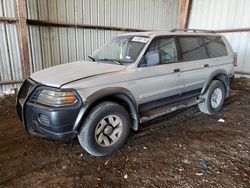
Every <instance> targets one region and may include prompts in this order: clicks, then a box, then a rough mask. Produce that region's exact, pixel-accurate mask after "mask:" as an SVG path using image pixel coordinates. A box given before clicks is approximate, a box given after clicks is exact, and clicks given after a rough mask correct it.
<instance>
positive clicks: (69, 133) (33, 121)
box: [16, 79, 83, 139]
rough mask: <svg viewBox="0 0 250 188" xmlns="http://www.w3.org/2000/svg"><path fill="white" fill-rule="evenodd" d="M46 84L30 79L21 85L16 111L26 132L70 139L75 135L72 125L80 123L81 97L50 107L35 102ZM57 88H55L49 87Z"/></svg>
mask: <svg viewBox="0 0 250 188" xmlns="http://www.w3.org/2000/svg"><path fill="white" fill-rule="evenodd" d="M43 88H48V87H46V86H43V85H40V84H37V83H36V82H34V81H33V80H31V79H28V80H26V81H25V82H24V83H23V85H22V86H21V88H20V90H19V93H18V97H17V105H16V106H17V112H18V116H19V118H20V119H21V121H22V122H23V125H24V127H25V129H26V130H27V132H28V133H29V134H32V135H38V136H43V137H49V138H53V139H72V138H74V137H76V133H75V131H74V130H73V127H74V126H75V124H76V123H80V122H79V121H77V119H79V118H81V117H78V116H80V115H81V113H80V111H81V110H82V109H83V106H82V102H81V98H80V97H79V96H78V94H77V92H76V95H77V98H78V102H77V103H75V104H74V105H72V106H65V107H50V106H45V105H41V104H38V103H36V99H37V97H38V95H39V93H40V92H41V90H42V89H43ZM50 89H54V90H58V89H57V88H50Z"/></svg>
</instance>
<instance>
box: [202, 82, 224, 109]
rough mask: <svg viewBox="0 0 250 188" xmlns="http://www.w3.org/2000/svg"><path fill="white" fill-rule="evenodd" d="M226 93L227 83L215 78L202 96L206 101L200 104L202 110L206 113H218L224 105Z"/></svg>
mask: <svg viewBox="0 0 250 188" xmlns="http://www.w3.org/2000/svg"><path fill="white" fill-rule="evenodd" d="M225 95H226V88H225V85H224V84H223V83H222V82H221V81H219V80H213V81H212V83H211V84H210V86H209V88H208V89H207V91H206V93H205V94H204V95H203V96H201V98H203V99H204V101H203V102H202V103H199V105H198V106H199V109H200V111H201V112H203V113H205V114H216V113H217V112H219V111H220V110H221V108H222V106H223V103H224V100H225Z"/></svg>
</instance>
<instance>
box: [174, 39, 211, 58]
mask: <svg viewBox="0 0 250 188" xmlns="http://www.w3.org/2000/svg"><path fill="white" fill-rule="evenodd" d="M179 43H180V47H181V54H182V59H183V60H184V61H194V60H199V59H206V58H208V56H207V53H206V48H205V46H204V43H203V42H202V40H201V39H200V38H199V37H179Z"/></svg>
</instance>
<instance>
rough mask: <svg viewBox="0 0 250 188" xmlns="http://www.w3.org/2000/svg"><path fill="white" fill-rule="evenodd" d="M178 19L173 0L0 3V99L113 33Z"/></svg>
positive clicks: (156, 26)
mask: <svg viewBox="0 0 250 188" xmlns="http://www.w3.org/2000/svg"><path fill="white" fill-rule="evenodd" d="M177 15H178V1H176V0H140V1H138V0H105V1H103V0H0V29H1V33H0V69H1V71H0V74H1V75H0V95H1V93H3V92H4V91H6V90H8V89H10V88H13V87H18V86H19V85H18V84H17V85H16V84H15V85H13V84H12V83H19V82H21V81H22V80H23V79H24V78H25V77H27V76H28V75H29V74H30V73H32V72H36V71H39V70H41V69H44V68H47V67H50V66H54V65H58V64H61V63H66V62H71V61H76V60H82V59H86V57H87V56H88V55H90V54H91V53H92V52H93V51H94V50H95V49H97V48H98V47H99V46H100V45H102V44H103V43H104V42H105V41H106V40H108V39H109V38H110V37H112V36H114V35H117V34H120V33H124V32H134V31H143V30H169V29H172V28H175V27H176V23H177Z"/></svg>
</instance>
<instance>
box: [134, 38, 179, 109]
mask: <svg viewBox="0 0 250 188" xmlns="http://www.w3.org/2000/svg"><path fill="white" fill-rule="evenodd" d="M181 70H182V64H181V63H179V62H178V53H177V48H176V43H175V38H174V37H169V36H168V37H161V38H156V39H154V40H153V41H152V42H151V44H150V45H149V48H148V49H147V51H146V53H145V55H144V56H143V58H142V60H141V62H140V63H139V67H138V69H137V75H138V77H137V79H138V90H139V91H138V93H139V103H140V104H145V103H148V102H154V101H157V100H159V99H164V98H166V100H167V98H168V97H170V96H174V95H180V94H181V93H182V90H183V88H184V83H183V79H182V77H181V73H180V72H181Z"/></svg>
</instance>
